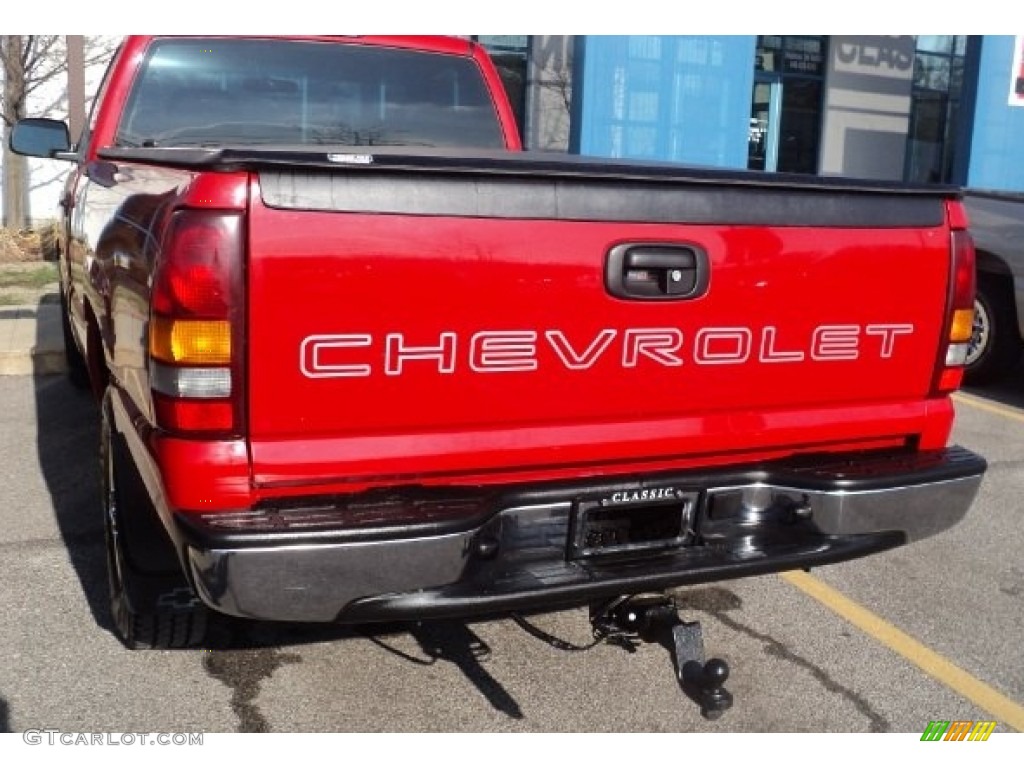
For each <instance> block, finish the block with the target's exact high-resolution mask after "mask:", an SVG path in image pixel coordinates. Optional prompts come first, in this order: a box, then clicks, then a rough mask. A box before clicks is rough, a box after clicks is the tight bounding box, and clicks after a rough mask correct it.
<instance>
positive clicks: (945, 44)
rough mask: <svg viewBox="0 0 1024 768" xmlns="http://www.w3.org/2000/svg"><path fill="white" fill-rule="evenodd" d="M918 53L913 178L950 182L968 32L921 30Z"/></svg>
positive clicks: (910, 145)
mask: <svg viewBox="0 0 1024 768" xmlns="http://www.w3.org/2000/svg"><path fill="white" fill-rule="evenodd" d="M916 47H917V54H916V55H915V57H914V79H913V88H912V90H911V108H910V130H909V132H908V135H907V152H906V165H905V167H904V178H905V179H906V180H907V181H916V182H924V183H944V182H949V181H950V179H951V175H952V169H953V147H954V145H955V143H956V127H957V118H958V116H959V114H960V95H961V91H962V89H963V80H964V52H965V51H966V49H967V38H966V36H964V35H920V36H918V38H917V46H916Z"/></svg>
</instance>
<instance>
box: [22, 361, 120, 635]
mask: <svg viewBox="0 0 1024 768" xmlns="http://www.w3.org/2000/svg"><path fill="white" fill-rule="evenodd" d="M32 381H33V387H34V389H35V403H36V425H37V438H36V442H37V451H38V454H39V466H40V469H41V471H42V474H43V478H44V480H45V482H46V487H47V489H48V490H49V492H50V498H51V501H52V505H53V514H54V517H55V519H56V522H57V527H58V529H59V531H60V535H61V538H62V539H63V542H64V546H65V547H66V548H67V551H68V559H69V560H70V561H71V565H72V567H73V568H74V570H75V574H76V575H77V576H78V580H79V582H80V583H81V586H82V592H83V594H84V595H85V598H86V601H87V602H88V605H89V609H90V610H91V611H92V614H93V617H94V618H95V620H96V623H97V624H99V625H100V626H101V627H103V628H104V629H107V630H110V629H111V627H112V624H111V622H110V618H109V612H108V610H107V581H106V580H107V575H106V560H105V553H104V547H103V519H102V516H101V510H100V503H99V498H100V495H99V493H100V492H99V459H98V450H97V448H98V445H99V409H98V408H97V406H96V402H95V401H94V400H93V397H92V395H91V394H90V393H89V392H86V391H83V390H80V389H76V388H75V387H73V386H72V385H71V383H70V382H69V381H68V379H67V378H66V377H65V376H36V377H34V378H33V380H32ZM26 449H28V446H26Z"/></svg>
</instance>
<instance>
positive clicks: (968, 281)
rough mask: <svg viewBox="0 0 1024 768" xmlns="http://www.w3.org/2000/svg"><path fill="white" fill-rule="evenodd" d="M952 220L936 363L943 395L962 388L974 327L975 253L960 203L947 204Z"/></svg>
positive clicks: (938, 388) (939, 391)
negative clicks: (948, 275)
mask: <svg viewBox="0 0 1024 768" xmlns="http://www.w3.org/2000/svg"><path fill="white" fill-rule="evenodd" d="M947 205H948V206H949V209H950V210H949V217H948V218H949V221H950V224H951V225H952V226H954V227H962V228H958V229H954V230H953V232H952V233H951V238H950V259H951V263H950V279H949V295H948V297H947V300H946V319H945V322H944V324H943V333H944V335H943V339H942V344H941V345H940V347H939V359H938V360H937V361H936V370H935V379H934V386H933V387H932V389H933V393H934V394H936V395H944V394H948V393H949V392H953V391H955V390H956V389H959V387H960V385H961V383H962V382H963V373H964V365H965V363H966V361H967V355H968V351H969V350H970V345H971V336H972V333H973V328H974V290H975V254H974V241H973V240H972V239H971V236H970V234H969V233H968V232H967V230H966V226H967V216H966V213H965V212H964V210H963V206H962V205H961V204H960V203H948V204H947Z"/></svg>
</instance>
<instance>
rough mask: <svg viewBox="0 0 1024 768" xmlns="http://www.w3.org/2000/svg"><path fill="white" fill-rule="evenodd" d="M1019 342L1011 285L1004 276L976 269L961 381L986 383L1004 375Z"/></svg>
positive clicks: (1018, 346) (1015, 356) (1013, 359)
mask: <svg viewBox="0 0 1024 768" xmlns="http://www.w3.org/2000/svg"><path fill="white" fill-rule="evenodd" d="M1021 346H1022V345H1021V339H1020V334H1019V331H1018V329H1017V310H1016V308H1015V306H1014V299H1013V290H1012V288H1011V287H1010V285H1009V284H1008V283H1007V282H1006V280H1005V279H1000V278H999V277H998V276H996V275H991V274H986V273H979V274H978V290H977V294H976V296H975V300H974V333H973V335H972V336H971V348H970V350H969V351H968V354H967V369H966V371H965V372H964V380H965V382H966V383H968V384H990V383H992V382H993V381H996V380H997V379H999V378H1000V377H1002V376H1004V375H1006V374H1007V373H1009V372H1010V369H1011V368H1013V366H1014V364H1015V363H1016V362H1017V360H1018V359H1019V358H1020V353H1021Z"/></svg>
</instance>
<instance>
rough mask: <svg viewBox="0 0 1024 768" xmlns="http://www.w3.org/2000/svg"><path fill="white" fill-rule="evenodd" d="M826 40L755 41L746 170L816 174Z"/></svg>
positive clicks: (772, 38) (776, 37) (784, 38)
mask: <svg viewBox="0 0 1024 768" xmlns="http://www.w3.org/2000/svg"><path fill="white" fill-rule="evenodd" d="M825 50H826V44H825V38H823V37H820V36H818V37H813V36H806V35H762V36H760V37H758V38H757V51H756V57H755V82H754V90H753V94H752V97H751V108H750V126H749V136H748V141H747V167H748V168H750V169H753V170H763V171H787V172H790V173H816V172H817V170H818V143H819V140H820V135H821V103H822V91H823V87H822V86H823V83H822V80H823V76H824V73H825Z"/></svg>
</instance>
